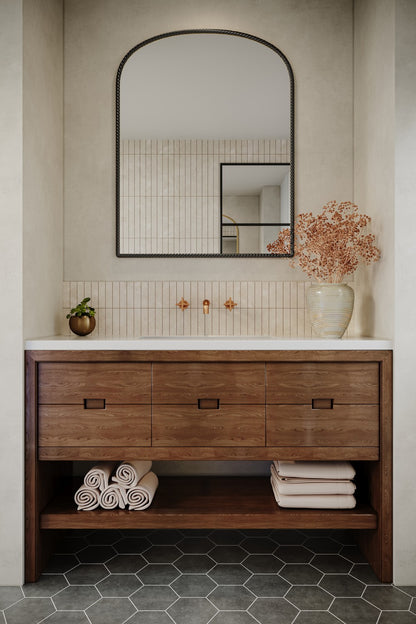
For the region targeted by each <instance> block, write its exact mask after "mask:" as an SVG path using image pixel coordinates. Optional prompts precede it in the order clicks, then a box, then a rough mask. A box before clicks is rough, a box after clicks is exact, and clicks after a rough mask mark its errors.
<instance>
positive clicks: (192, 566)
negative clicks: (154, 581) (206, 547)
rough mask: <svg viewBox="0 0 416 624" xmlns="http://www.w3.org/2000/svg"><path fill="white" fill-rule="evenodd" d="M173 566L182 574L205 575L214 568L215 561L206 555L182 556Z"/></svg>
mask: <svg viewBox="0 0 416 624" xmlns="http://www.w3.org/2000/svg"><path fill="white" fill-rule="evenodd" d="M175 566H176V567H177V568H178V570H180V571H181V572H182V573H183V574H192V573H193V574H205V573H206V572H208V570H211V568H213V567H214V566H215V561H214V560H213V559H211V557H208V555H182V556H181V557H180V558H179V559H177V561H175Z"/></svg>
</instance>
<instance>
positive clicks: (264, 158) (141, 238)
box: [120, 139, 289, 254]
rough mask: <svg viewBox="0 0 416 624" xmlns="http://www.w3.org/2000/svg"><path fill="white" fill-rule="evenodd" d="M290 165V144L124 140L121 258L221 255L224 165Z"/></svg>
mask: <svg viewBox="0 0 416 624" xmlns="http://www.w3.org/2000/svg"><path fill="white" fill-rule="evenodd" d="M227 162H228V163H230V162H232V163H249V162H250V163H272V162H275V163H280V162H289V141H287V140H277V139H276V140H275V139H263V140H254V139H253V140H248V139H247V140H231V139H230V140H218V141H215V140H205V139H199V140H173V139H172V140H150V139H140V140H122V141H120V249H121V252H122V253H133V254H137V253H144V254H155V253H156V254H160V253H202V254H204V253H209V254H212V253H219V215H220V181H219V176H220V163H227Z"/></svg>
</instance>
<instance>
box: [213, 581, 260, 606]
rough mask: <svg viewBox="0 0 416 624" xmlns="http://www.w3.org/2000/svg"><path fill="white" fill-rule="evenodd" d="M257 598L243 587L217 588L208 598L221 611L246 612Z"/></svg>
mask: <svg viewBox="0 0 416 624" xmlns="http://www.w3.org/2000/svg"><path fill="white" fill-rule="evenodd" d="M255 599H256V596H254V594H252V593H251V591H249V590H248V589H246V588H245V587H243V586H242V585H228V586H226V587H224V586H222V587H217V588H216V589H214V591H213V592H211V594H210V595H209V596H208V600H210V601H211V602H212V604H213V605H214V606H215V607H217V609H219V610H220V611H246V610H247V609H248V608H249V606H250V605H251V604H252V603H253V602H254V600H255Z"/></svg>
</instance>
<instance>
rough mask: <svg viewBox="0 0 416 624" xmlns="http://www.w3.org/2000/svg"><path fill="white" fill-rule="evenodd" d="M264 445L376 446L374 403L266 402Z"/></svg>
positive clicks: (377, 411) (377, 436) (377, 419)
mask: <svg viewBox="0 0 416 624" xmlns="http://www.w3.org/2000/svg"><path fill="white" fill-rule="evenodd" d="M266 440H267V446H320V447H325V446H355V447H357V446H358V447H360V446H378V444H379V409H378V406H377V405H335V406H334V407H333V409H311V408H310V407H309V406H307V405H268V406H267V408H266Z"/></svg>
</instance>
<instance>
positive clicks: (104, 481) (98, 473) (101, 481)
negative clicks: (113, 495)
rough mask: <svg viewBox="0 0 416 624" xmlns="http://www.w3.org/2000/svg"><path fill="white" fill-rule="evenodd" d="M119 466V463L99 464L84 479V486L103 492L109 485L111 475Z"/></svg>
mask: <svg viewBox="0 0 416 624" xmlns="http://www.w3.org/2000/svg"><path fill="white" fill-rule="evenodd" d="M116 466H117V462H110V461H108V462H99V463H98V464H96V465H95V466H93V467H92V468H91V469H90V470H88V472H87V474H86V475H85V477H84V485H86V486H87V487H92V488H96V489H98V490H100V492H102V491H103V490H104V489H105V488H106V487H107V485H108V482H109V480H110V477H111V473H112V472H113V470H114V468H115V467H116Z"/></svg>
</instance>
